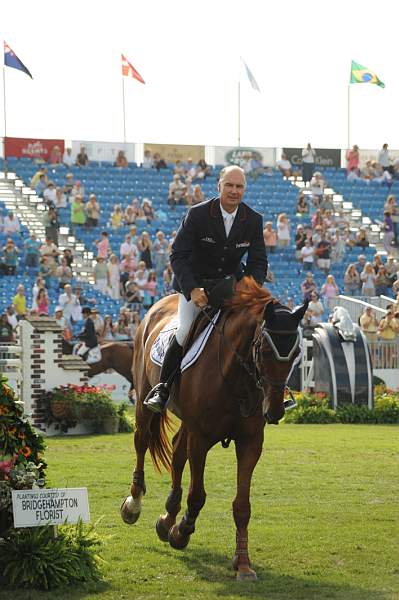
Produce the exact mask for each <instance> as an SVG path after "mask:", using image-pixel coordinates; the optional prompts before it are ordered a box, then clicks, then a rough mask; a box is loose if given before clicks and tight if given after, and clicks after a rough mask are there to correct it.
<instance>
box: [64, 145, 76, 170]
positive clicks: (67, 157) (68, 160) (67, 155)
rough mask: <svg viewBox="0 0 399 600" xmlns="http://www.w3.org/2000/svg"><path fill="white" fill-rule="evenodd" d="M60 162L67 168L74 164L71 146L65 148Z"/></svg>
mask: <svg viewBox="0 0 399 600" xmlns="http://www.w3.org/2000/svg"><path fill="white" fill-rule="evenodd" d="M62 162H63V163H64V165H65V166H66V167H68V168H71V167H72V166H73V165H74V163H75V161H74V160H73V158H72V149H71V148H65V152H64V156H63V157H62Z"/></svg>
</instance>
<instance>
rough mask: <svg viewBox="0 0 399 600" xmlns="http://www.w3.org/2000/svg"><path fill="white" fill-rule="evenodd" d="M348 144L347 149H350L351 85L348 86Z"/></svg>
mask: <svg viewBox="0 0 399 600" xmlns="http://www.w3.org/2000/svg"><path fill="white" fill-rule="evenodd" d="M347 141H348V144H347V149H348V150H349V148H350V141H351V84H350V83H349V84H348V140H347Z"/></svg>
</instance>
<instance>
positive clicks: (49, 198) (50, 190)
mask: <svg viewBox="0 0 399 600" xmlns="http://www.w3.org/2000/svg"><path fill="white" fill-rule="evenodd" d="M43 199H44V201H45V202H46V204H49V205H53V206H55V203H56V201H57V189H56V187H55V185H54V183H53V182H52V181H49V182H48V185H47V188H46V189H45V190H44V192H43Z"/></svg>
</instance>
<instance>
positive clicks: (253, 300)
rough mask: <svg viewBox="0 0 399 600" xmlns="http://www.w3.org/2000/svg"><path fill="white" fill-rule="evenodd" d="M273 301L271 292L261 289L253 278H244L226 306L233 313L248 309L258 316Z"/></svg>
mask: <svg viewBox="0 0 399 600" xmlns="http://www.w3.org/2000/svg"><path fill="white" fill-rule="evenodd" d="M272 300H273V296H272V295H271V293H270V292H269V290H267V289H265V288H263V287H261V286H260V285H259V284H258V283H257V282H256V281H255V279H254V278H253V277H243V279H241V281H240V282H239V283H238V284H237V289H236V292H235V294H234V296H233V297H232V298H231V299H230V300H228V301H227V302H226V306H227V307H229V308H231V309H232V310H233V311H238V310H242V309H243V308H247V309H248V310H249V311H250V312H251V313H252V314H253V315H254V316H257V315H259V314H260V313H261V312H262V311H263V310H264V308H265V305H266V304H268V303H269V302H271V301H272Z"/></svg>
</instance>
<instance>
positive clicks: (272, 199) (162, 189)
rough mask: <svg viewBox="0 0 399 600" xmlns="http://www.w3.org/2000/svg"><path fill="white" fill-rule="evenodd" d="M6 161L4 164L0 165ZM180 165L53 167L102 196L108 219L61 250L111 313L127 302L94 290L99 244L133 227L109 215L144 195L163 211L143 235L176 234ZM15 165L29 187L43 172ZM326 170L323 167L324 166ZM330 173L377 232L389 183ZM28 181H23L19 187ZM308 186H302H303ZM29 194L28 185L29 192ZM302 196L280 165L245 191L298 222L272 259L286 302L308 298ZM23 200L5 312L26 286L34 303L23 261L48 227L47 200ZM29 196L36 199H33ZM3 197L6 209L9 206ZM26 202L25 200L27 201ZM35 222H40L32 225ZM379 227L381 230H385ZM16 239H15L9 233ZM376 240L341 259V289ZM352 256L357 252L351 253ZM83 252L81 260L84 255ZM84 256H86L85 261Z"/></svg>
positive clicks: (66, 221)
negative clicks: (300, 236)
mask: <svg viewBox="0 0 399 600" xmlns="http://www.w3.org/2000/svg"><path fill="white" fill-rule="evenodd" d="M2 166H3V165H2V164H1V163H0V167H2ZM173 166H174V165H172V164H170V165H168V168H167V169H163V170H161V171H159V172H158V171H156V170H155V169H142V168H140V167H139V166H138V165H137V164H136V163H129V165H128V168H125V169H118V168H115V166H114V165H113V163H112V162H107V161H103V162H98V161H91V162H90V164H89V166H87V167H86V168H79V167H76V166H73V167H71V168H67V167H66V166H64V165H58V166H56V167H49V178H50V179H51V180H52V181H54V182H55V184H56V186H63V185H64V184H65V176H66V173H67V172H72V173H73V175H74V179H79V180H80V181H81V183H82V185H83V186H84V187H85V190H86V197H87V196H88V194H90V193H94V194H95V195H96V197H97V200H98V201H99V203H100V206H101V219H100V222H99V225H98V227H96V228H93V229H87V228H85V227H84V226H82V227H77V228H76V231H75V237H74V236H71V235H70V232H69V231H68V229H62V228H61V230H60V231H61V238H60V248H61V249H62V248H63V247H65V246H68V245H69V246H71V247H73V248H74V254H75V265H74V275H75V281H77V280H79V282H80V283H81V285H82V287H83V288H87V289H89V290H90V297H93V298H94V299H95V300H96V302H97V305H98V307H99V309H100V311H101V313H103V314H105V313H108V314H111V315H112V316H113V317H114V318H117V316H118V314H119V308H120V306H121V304H122V303H123V301H116V300H112V299H111V298H110V297H109V296H107V295H104V294H102V293H101V292H99V291H97V290H95V289H94V286H93V285H92V284H93V280H92V276H91V272H92V266H93V256H94V254H95V252H96V248H95V245H94V241H95V240H97V239H98V238H99V234H100V232H101V231H102V230H104V229H107V231H108V232H109V239H110V244H111V248H113V249H114V251H116V253H118V251H119V246H120V244H121V243H122V241H123V239H124V236H125V234H126V233H127V231H128V226H123V227H121V228H120V229H117V230H113V229H111V228H110V227H109V220H110V217H111V213H112V210H113V208H114V206H115V205H116V204H119V205H121V207H122V208H123V209H124V208H125V207H126V206H127V204H129V203H130V201H131V199H132V197H137V198H138V199H139V200H140V201H142V200H143V198H149V199H150V200H151V201H152V205H153V207H154V209H155V211H156V213H157V217H158V218H157V219H156V220H154V221H153V222H152V223H151V224H147V223H143V222H138V223H137V231H138V233H140V232H141V231H143V230H146V231H148V232H149V233H150V235H151V237H153V236H154V234H155V233H156V231H157V230H159V229H162V230H163V231H164V233H165V235H166V237H167V238H168V237H170V236H171V234H172V232H173V231H174V230H176V229H177V227H178V226H179V223H180V222H181V219H182V217H183V216H184V214H185V212H186V210H187V207H185V206H176V208H175V209H173V210H172V209H171V208H170V207H169V206H168V204H167V197H168V186H169V183H170V181H171V180H172V177H173ZM220 168H221V166H216V167H215V168H214V169H213V172H212V174H211V175H210V176H209V177H207V178H206V180H205V181H203V182H201V187H202V190H203V192H204V194H205V197H207V198H210V197H212V196H215V195H216V193H217V191H216V185H217V179H218V174H219V171H220ZM8 169H9V172H10V173H15V174H16V177H17V179H20V180H21V181H22V182H23V185H24V186H29V182H30V180H31V178H32V176H33V174H34V173H35V172H36V171H37V169H38V165H37V164H36V163H35V162H34V161H33V160H30V159H27V158H13V157H9V158H8ZM319 170H323V169H322V168H320V169H319ZM324 177H325V179H326V181H327V182H328V184H329V187H330V188H332V191H333V192H334V193H335V196H334V205H335V206H336V207H337V208H343V209H344V212H345V213H346V214H347V215H348V216H349V218H350V221H351V225H352V226H353V227H354V228H356V227H358V226H359V225H360V224H363V225H366V226H367V227H369V228H370V231H371V232H372V231H373V221H375V220H376V219H377V218H381V215H382V206H383V204H384V201H385V199H386V196H387V188H386V187H381V185H376V184H373V182H371V183H366V182H365V181H356V182H348V181H347V179H346V172H345V170H344V169H340V168H325V169H324ZM19 185H20V186H22V184H21V183H20V184H19ZM299 185H300V183H299ZM24 191H25V192H26V191H27V190H24ZM391 191H392V193H395V192H397V191H399V182H397V181H395V182H394V184H393V188H392V190H391ZM297 195H298V187H297V185H295V183H294V181H291V180H287V179H286V178H283V176H282V175H281V173H280V172H279V171H278V170H277V169H269V170H267V171H266V172H265V173H263V174H262V175H260V176H259V177H258V178H257V179H256V181H253V180H252V179H251V178H249V181H248V187H247V190H246V193H245V201H246V202H248V203H249V204H250V205H251V206H252V207H253V208H255V209H256V210H258V211H259V212H261V213H262V215H263V217H264V220H265V221H267V220H271V221H273V222H275V220H276V217H277V215H278V214H279V213H281V212H283V211H284V212H285V213H287V215H288V217H289V219H290V222H291V245H290V246H288V247H286V248H277V249H276V252H275V253H274V254H272V255H270V256H269V263H270V269H271V271H272V272H273V275H274V281H273V282H272V283H269V284H268V287H269V288H270V290H271V291H272V293H273V294H274V295H275V296H276V297H278V298H280V299H281V300H282V301H286V300H287V299H288V298H292V299H293V301H294V303H299V302H300V300H301V297H302V296H301V292H300V282H301V281H302V279H303V276H302V273H301V274H298V264H297V262H296V260H295V256H294V252H293V236H294V232H295V228H296V225H297V224H298V223H302V224H304V223H307V222H309V216H306V217H298V216H297V215H296V199H297ZM24 198H25V200H23V197H20V199H19V201H18V200H17V201H16V204H15V206H16V212H17V214H18V215H19V217H20V220H21V223H23V226H22V234H21V235H15V234H14V235H13V236H12V237H13V239H14V241H15V243H16V245H17V247H18V248H19V249H20V251H21V255H20V256H21V257H22V258H21V260H20V262H19V266H18V269H17V274H16V275H15V276H14V277H12V278H10V277H3V278H2V279H0V310H1V311H3V310H4V309H5V307H6V306H7V305H9V304H10V302H11V299H12V297H13V295H14V294H15V289H16V287H17V285H18V284H19V283H22V284H23V285H24V286H25V289H26V292H27V301H28V306H30V305H31V304H30V303H31V301H32V297H31V294H32V287H33V284H34V276H33V275H31V274H28V273H27V272H26V270H25V266H24V261H23V252H22V248H23V243H24V240H25V239H26V237H27V235H28V231H29V230H32V227H34V229H35V230H36V231H38V233H39V235H40V236H41V237H43V231H44V230H43V227H42V226H41V225H40V220H41V215H42V211H43V210H44V208H45V207H44V205H43V204H42V202H41V201H40V199H38V198H37V197H36V196H35V194H33V193H32V194H28V195H25V196H24ZM27 199H28V200H27ZM1 202H2V208H3V213H4V211H5V209H6V206H7V207H9V206H10V204H9V202H10V200H9V201H8V204H5V203H4V201H1ZM24 202H25V205H24ZM29 205H30V207H31V209H32V207H33V209H32V210H34V212H35V214H36V217H37V223H36V224H34V220H32V219H31V218H29V219H26V218H25V217H26V213H24V210H23V209H25V210H26V207H27V206H29ZM59 220H60V224H61V226H63V227H65V228H69V226H70V208H69V207H67V208H63V209H59ZM32 223H33V225H32ZM377 230H378V231H379V228H378V227H377ZM63 231H64V232H65V233H64V234H62V232H63ZM7 237H10V236H7ZM373 239H374V242H375V243H378V241H379V233H377V234H376V235H375V236H374V238H373ZM4 242H5V236H4V235H3V234H0V246H1V247H3V246H4ZM375 243H374V244H371V245H370V247H368V248H365V249H359V248H353V249H352V250H351V251H349V250H347V253H346V256H345V257H344V259H343V263H336V264H333V265H332V266H331V271H330V272H331V273H332V274H333V275H334V277H335V279H336V281H337V283H338V286H339V288H340V290H343V274H344V266H346V265H347V264H348V262H353V261H355V260H356V257H357V255H358V254H359V253H362V254H366V256H367V259H370V258H371V257H372V256H373V254H374V253H375V251H376V247H375ZM349 254H350V255H349ZM76 257H77V258H76ZM79 257H80V259H79ZM315 280H316V282H317V284H318V287H319V288H320V286H321V284H322V283H323V281H324V275H323V274H322V273H321V272H320V271H318V270H315ZM58 294H59V292H58V287H57V289H55V288H54V287H53V288H52V289H50V290H49V299H50V314H53V311H54V308H55V305H56V304H57V298H58Z"/></svg>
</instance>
